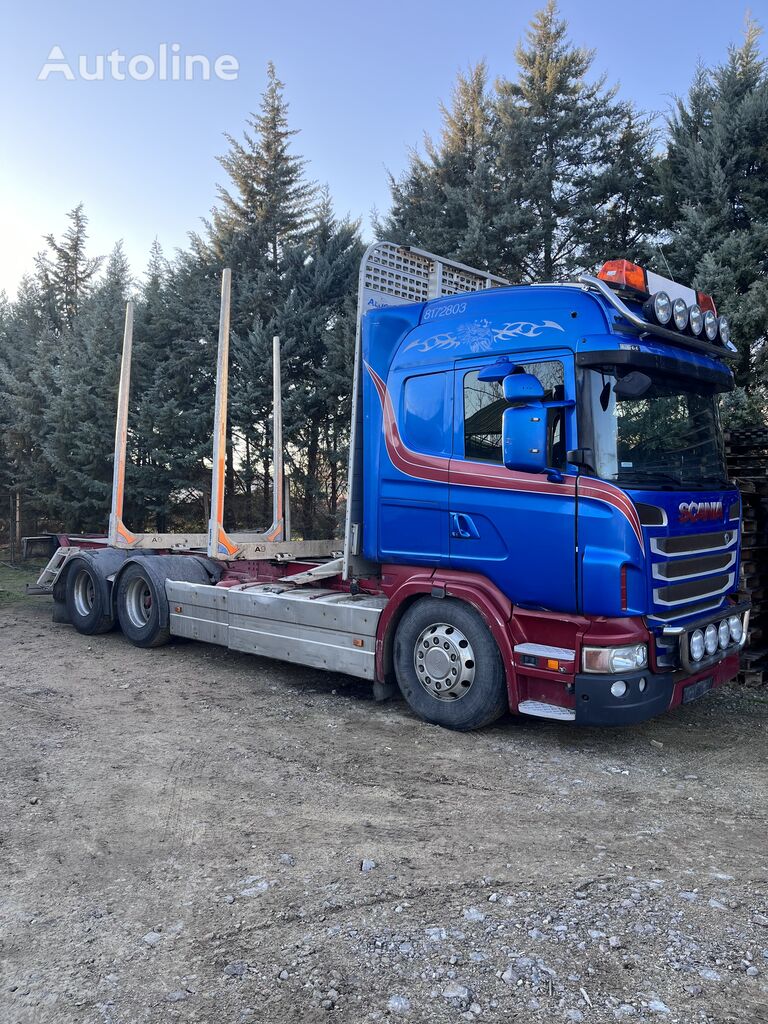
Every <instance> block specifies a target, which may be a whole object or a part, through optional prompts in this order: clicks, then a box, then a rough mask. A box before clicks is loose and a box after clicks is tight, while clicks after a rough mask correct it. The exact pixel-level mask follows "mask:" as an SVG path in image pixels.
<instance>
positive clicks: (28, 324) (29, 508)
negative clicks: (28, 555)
mask: <svg viewBox="0 0 768 1024" xmlns="http://www.w3.org/2000/svg"><path fill="white" fill-rule="evenodd" d="M46 309H47V306H46V301H45V297H44V295H43V293H42V291H41V288H40V285H39V283H38V282H37V281H36V280H35V279H34V278H32V277H29V276H25V277H24V278H22V281H21V284H20V285H19V289H18V293H17V296H16V301H15V302H14V303H13V304H12V305H10V306H9V307H8V308H7V310H6V311H5V315H4V317H3V330H2V337H1V338H0V389H1V390H2V393H3V399H4V400H3V402H2V403H0V432H1V433H2V442H3V448H4V449H5V454H6V456H7V463H6V478H7V480H8V485H9V486H10V487H11V488H13V489H14V490H18V491H19V494H20V495H21V504H22V509H23V510H24V512H25V513H26V515H27V521H30V520H31V521H32V523H33V528H34V519H35V517H36V516H37V514H38V513H41V512H43V511H44V508H45V502H44V500H43V499H44V496H45V495H47V494H50V493H51V490H52V487H53V475H52V472H51V468H50V465H49V463H48V460H47V459H46V457H45V452H44V444H45V439H46V436H47V432H48V424H47V421H46V418H45V410H46V409H47V407H48V405H49V403H50V401H51V400H52V398H53V396H54V395H55V394H56V388H57V384H56V371H57V365H58V360H59V355H60V345H61V335H60V334H59V332H57V331H55V330H54V329H53V327H52V325H51V324H50V323H49V322H48V321H47V319H46Z"/></svg>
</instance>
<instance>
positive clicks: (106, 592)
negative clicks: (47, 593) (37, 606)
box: [53, 548, 128, 615]
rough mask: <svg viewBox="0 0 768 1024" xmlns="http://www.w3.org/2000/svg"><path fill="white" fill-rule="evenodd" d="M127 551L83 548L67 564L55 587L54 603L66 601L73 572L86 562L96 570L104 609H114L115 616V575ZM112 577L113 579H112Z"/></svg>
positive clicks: (95, 573)
mask: <svg viewBox="0 0 768 1024" xmlns="http://www.w3.org/2000/svg"><path fill="white" fill-rule="evenodd" d="M127 554H128V552H126V551H117V550H116V549H115V548H83V549H81V550H80V551H78V553H77V554H76V555H73V556H72V558H70V559H69V560H68V562H67V563H66V564H65V566H64V569H63V570H62V572H61V575H60V576H59V578H58V579H57V580H56V582H55V583H54V585H53V599H54V601H61V602H63V601H65V600H66V594H67V587H68V586H69V578H70V576H71V574H72V570H73V569H76V568H77V564H78V562H79V561H82V562H85V563H86V564H87V565H89V566H91V567H92V568H93V570H94V575H95V577H96V580H97V582H98V585H99V587H100V589H101V591H102V595H103V598H104V607H105V608H110V607H111V608H112V613H113V615H114V598H113V594H114V586H113V579H114V574H115V573H117V572H118V571H119V570H120V568H121V567H122V564H123V562H124V561H125V558H126V555H127ZM110 577H112V578H110Z"/></svg>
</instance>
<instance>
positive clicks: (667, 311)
mask: <svg viewBox="0 0 768 1024" xmlns="http://www.w3.org/2000/svg"><path fill="white" fill-rule="evenodd" d="M644 309H645V310H646V311H647V313H650V314H652V316H653V318H654V320H655V321H656V323H657V324H661V325H662V327H664V326H666V325H667V324H668V323H669V321H670V320H671V319H672V302H671V300H670V298H669V296H668V295H667V293H666V292H656V294H655V295H652V296H651V298H650V299H649V300H648V302H647V303H646V305H645V307H644ZM718 326H719V325H718Z"/></svg>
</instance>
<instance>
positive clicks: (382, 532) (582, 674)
mask: <svg viewBox="0 0 768 1024" xmlns="http://www.w3.org/2000/svg"><path fill="white" fill-rule="evenodd" d="M230 282H231V271H230V270H229V269H225V270H224V272H223V274H222V301H221V310H220V317H219V344H218V350H217V363H216V398H215V407H214V431H213V439H212V441H213V446H212V448H213V451H212V477H211V495H212V500H211V507H210V520H209V524H208V532H207V534H156V533H140V532H134V530H133V529H130V528H129V527H128V526H127V525H126V524H125V523H124V521H123V518H122V514H123V498H124V490H125V488H124V484H125V467H126V462H127V447H126V444H127V418H128V411H129V392H130V367H131V350H132V326H133V311H132V305H131V303H130V302H129V303H128V306H127V308H126V320H125V333H124V340H123V354H122V360H121V372H120V387H119V391H118V396H117V398H118V400H117V418H116V424H115V456H114V481H113V489H112V506H111V509H112V510H111V514H110V528H109V535H108V536H107V537H104V538H93V537H91V538H83V537H71V536H62V537H60V538H59V544H60V546H59V548H58V550H57V551H56V552H55V554H54V555H53V558H52V559H51V561H50V562H49V564H48V566H47V567H46V568H45V569H44V570H43V573H42V574H41V576H40V579H39V580H38V583H37V586H36V587H35V592H36V593H41V594H42V593H47V594H51V595H52V596H53V599H54V614H55V615H56V616H57V621H69V622H71V623H72V625H73V626H74V627H75V629H77V630H78V631H79V632H81V633H83V634H85V635H89V636H90V635H93V634H95V633H103V632H108V631H109V630H111V629H113V628H114V627H115V626H116V625H119V627H120V629H121V630H122V632H123V634H124V636H125V637H126V638H127V639H128V640H129V641H130V642H131V643H133V644H135V645H136V646H137V647H141V648H154V647H159V646H162V645H163V644H166V643H168V642H170V640H171V638H172V637H175V636H179V637H186V638H188V639H195V640H199V641H202V642H206V643H210V644H215V645H218V646H222V647H228V648H229V649H231V650H237V651H242V652H247V653H251V654H257V655H260V656H262V657H263V656H266V657H270V658H279V659H282V660H286V661H289V662H292V663H294V664H301V665H309V666H312V667H314V668H319V669H324V670H326V671H331V672H341V673H345V674H348V675H354V676H357V677H359V678H362V679H366V680H369V681H370V682H371V683H372V684H373V691H374V696H375V697H376V699H377V700H378V699H386V698H387V697H388V696H391V695H392V694H394V692H395V691H396V689H399V690H400V692H401V693H402V694H403V696H404V697H405V699H406V701H407V702H408V704H409V705H410V707H411V709H412V710H413V711H414V712H415V713H416V714H417V715H419V716H421V717H422V718H423V719H425V720H426V721H429V722H433V723H435V724H438V725H442V726H445V727H448V728H452V729H462V730H467V729H477V728H480V727H482V726H484V725H488V724H489V723H491V722H493V721H495V720H496V719H498V718H499V717H500V716H501V715H503V714H504V713H505V712H508V711H511V712H512V713H513V714H522V715H532V716H536V717H542V718H552V719H561V720H563V721H568V722H574V723H575V724H584V725H621V724H630V723H633V722H639V721H642V720H643V719H647V718H650V717H651V716H653V715H657V714H660V713H662V712H664V711H666V710H668V709H670V708H674V707H676V706H677V705H679V704H684V703H687V702H689V701H691V700H694V699H696V698H698V697H701V696H702V695H704V694H705V693H706V692H707V691H708V690H711V689H712V688H713V687H716V686H718V685H720V684H721V683H724V682H726V681H727V680H729V679H731V678H733V677H734V676H735V675H736V673H737V671H738V664H739V651H740V649H741V647H742V646H743V644H744V642H745V639H746V636H747V628H748V623H749V604H748V602H747V601H745V600H743V599H742V597H741V595H739V594H738V585H737V584H738V579H739V542H740V519H741V507H740V499H739V494H738V491H737V490H736V489H735V488H734V487H733V486H732V484H731V483H730V482H729V480H728V476H727V471H726V465H725V458H724V448H723V438H722V432H721V429H720V422H719V418H718V395H719V394H720V393H722V392H723V391H727V390H728V389H729V388H731V387H733V375H732V374H731V371H730V370H729V368H728V359H729V358H730V357H731V356H732V355H733V354H734V352H735V348H734V346H733V344H732V342H731V340H730V337H729V332H728V323H727V321H726V320H725V318H724V317H718V316H717V311H716V309H715V305H714V302H713V301H712V299H711V298H710V297H709V296H706V295H702V294H700V293H697V292H695V291H694V290H693V289H691V288H687V287H684V286H682V285H679V284H677V283H676V282H673V281H670V280H667V279H664V278H659V277H658V276H657V275H654V274H652V273H650V272H646V271H645V270H643V269H642V268H641V267H638V266H635V265H634V264H630V263H627V262H626V261H623V260H617V261H613V262H611V263H608V264H606V265H605V266H604V267H603V269H602V270H601V272H600V274H599V275H598V276H597V277H592V276H589V275H582V276H581V277H580V278H579V280H578V281H574V282H573V283H571V284H563V285H553V284H544V285H522V286H516V287H513V286H510V285H509V283H508V282H506V281H504V280H503V279H502V278H499V277H496V276H494V275H492V274H490V273H488V272H487V271H484V270H477V269H475V268H472V267H467V266H464V265H462V264H459V263H456V262H454V261H452V260H448V259H443V258H442V257H439V256H435V255H434V254H432V253H427V252H424V251H422V250H419V249H414V248H412V247H407V246H398V245H396V244H394V243H391V242H376V243H374V244H373V245H372V246H370V248H369V249H368V250H367V252H366V253H365V256H364V258H363V260H362V263H361V269H360V282H359V292H358V311H359V315H358V332H357V339H356V345H355V366H354V378H353V394H352V421H351V424H350V458H349V480H348V487H347V511H346V526H345V531H344V537H343V538H316V539H312V538H302V539H299V540H294V539H293V538H292V536H291V526H290V504H289V497H290V491H289V489H288V488H286V487H284V482H285V478H284V474H283V456H282V415H281V390H280V345H279V338H277V337H275V338H274V340H273V377H274V380H273V386H274V413H273V441H274V466H275V468H274V475H273V521H272V523H271V524H270V525H269V526H268V527H267V528H266V529H264V530H259V531H257V532H245V533H231V534H230V533H228V532H227V531H226V530H225V529H224V520H223V514H224V495H225V488H224V480H225V471H226V457H227V454H226V449H227V446H226V443H225V442H226V423H227V382H228V352H229V303H230Z"/></svg>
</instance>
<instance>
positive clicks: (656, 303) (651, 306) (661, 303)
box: [646, 292, 672, 327]
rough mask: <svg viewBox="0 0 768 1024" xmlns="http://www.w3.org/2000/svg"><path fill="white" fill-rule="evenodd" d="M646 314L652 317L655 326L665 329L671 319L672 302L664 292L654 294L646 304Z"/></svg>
mask: <svg viewBox="0 0 768 1024" xmlns="http://www.w3.org/2000/svg"><path fill="white" fill-rule="evenodd" d="M646 309H647V311H648V313H650V314H652V315H653V318H654V320H655V321H656V323H657V324H661V326H662V327H665V326H666V325H667V324H668V323H669V322H670V320H671V319H672V302H671V300H670V298H669V296H668V295H667V293H666V292H656V294H655V295H652V296H651V298H650V299H649V301H648V302H647V303H646Z"/></svg>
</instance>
